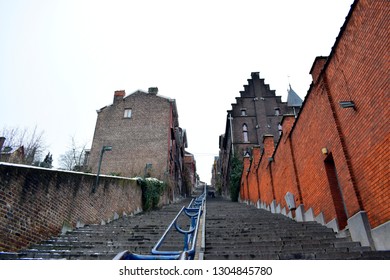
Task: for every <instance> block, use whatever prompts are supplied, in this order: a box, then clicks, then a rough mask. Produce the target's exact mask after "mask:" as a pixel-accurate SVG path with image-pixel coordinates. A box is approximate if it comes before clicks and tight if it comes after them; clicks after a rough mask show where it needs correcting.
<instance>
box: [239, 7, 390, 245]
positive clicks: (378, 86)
mask: <svg viewBox="0 0 390 280" xmlns="http://www.w3.org/2000/svg"><path fill="white" fill-rule="evenodd" d="M389 28H390V2H389V1H368V0H358V1H355V2H354V3H353V4H352V6H351V10H350V12H349V14H348V16H347V18H346V21H345V23H344V25H343V26H342V28H341V31H340V34H339V36H338V37H337V39H336V42H335V45H334V46H333V48H332V51H331V53H330V55H329V56H328V57H323V56H321V57H317V58H316V59H315V61H314V63H313V66H312V68H311V70H310V73H311V75H312V78H313V82H312V84H311V86H310V89H309V91H308V94H307V96H306V98H305V101H304V104H303V105H302V108H301V110H300V113H299V115H298V117H297V118H295V117H294V116H291V115H290V116H289V115H286V116H284V117H283V120H282V122H281V125H282V133H281V137H280V138H279V141H278V143H277V145H274V142H275V137H274V136H273V135H267V136H266V137H264V138H263V139H262V141H263V145H262V146H263V147H264V150H262V149H261V147H260V146H255V147H254V152H253V155H252V158H250V157H249V156H247V157H246V158H244V168H243V173H242V178H241V189H240V197H241V200H242V201H246V202H248V203H253V204H255V205H257V206H258V207H261V208H264V209H268V210H270V211H272V212H275V213H283V214H285V215H288V216H290V217H292V218H295V219H296V220H298V221H317V222H319V223H321V224H324V225H326V226H328V227H330V228H333V230H334V231H335V232H338V233H339V234H340V235H347V236H348V235H350V236H351V238H352V239H353V240H354V241H359V242H360V243H361V244H362V245H364V246H370V247H371V248H374V249H376V250H390V239H389V237H390V174H389V170H390V169H389V162H390V149H389V140H390V127H389V125H388V123H389V122H388V120H389V119H390V111H389V107H388V102H386V101H388V100H389V96H388V95H389V68H390V62H389V59H388V54H389V53H390V37H389V36H387V31H388V30H389Z"/></svg>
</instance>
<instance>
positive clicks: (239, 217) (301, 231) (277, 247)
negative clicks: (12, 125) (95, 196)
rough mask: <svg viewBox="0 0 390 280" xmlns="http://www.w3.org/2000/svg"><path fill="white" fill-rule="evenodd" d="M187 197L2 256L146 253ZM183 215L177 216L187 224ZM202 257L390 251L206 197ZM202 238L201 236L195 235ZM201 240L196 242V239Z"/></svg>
mask: <svg viewBox="0 0 390 280" xmlns="http://www.w3.org/2000/svg"><path fill="white" fill-rule="evenodd" d="M189 202H190V200H189V199H187V200H184V201H181V202H179V203H175V204H170V205H167V206H164V207H162V208H161V209H159V210H156V211H151V212H145V213H140V214H137V215H134V216H130V217H124V218H120V219H118V220H115V221H113V222H111V223H108V224H105V225H87V226H85V227H82V228H78V229H76V230H74V231H72V232H68V233H66V234H63V235H58V236H54V237H52V238H50V239H49V240H45V241H43V242H41V243H39V244H35V245H32V246H30V247H29V248H27V249H24V250H21V251H19V252H0V260H1V259H70V260H111V259H113V258H114V257H115V255H116V254H118V253H119V252H121V251H125V250H128V251H130V252H132V253H137V254H150V251H151V249H152V248H153V246H154V245H155V244H156V242H157V241H158V240H159V239H160V237H161V236H162V234H163V233H164V231H165V230H166V228H167V227H168V225H169V224H170V223H171V221H172V220H173V218H174V217H175V216H176V214H177V213H178V211H179V210H180V209H181V208H182V207H183V206H187V205H188V203H189ZM187 222H188V220H186V217H184V218H183V219H182V220H179V224H180V225H181V226H184V228H185V226H186V223H187ZM205 232H206V236H205V240H206V247H205V251H204V254H203V256H204V259H206V260H213V259H218V260H225V259H245V260H250V259H272V260H273V259H276V260H277V259H387V260H389V259H390V251H386V252H383V251H382V252H378V251H371V248H369V247H362V246H360V243H358V242H352V241H351V240H350V239H349V238H336V236H335V233H334V232H333V231H332V230H331V229H328V228H326V227H324V226H322V225H320V224H318V223H316V222H295V221H293V220H291V219H289V218H287V217H285V216H283V215H281V214H272V213H270V212H268V211H265V210H262V209H256V208H255V207H254V206H248V205H246V204H240V203H233V202H230V201H228V200H224V199H222V198H218V197H217V198H211V197H209V198H208V199H207V210H206V231H205ZM199 237H200V236H199ZM199 241H200V239H199V240H198V242H199ZM182 247H183V236H182V235H181V234H179V233H177V232H176V233H175V232H172V233H171V234H170V235H168V237H167V239H166V241H165V242H164V245H163V246H162V247H161V248H160V250H166V251H178V250H181V248H182Z"/></svg>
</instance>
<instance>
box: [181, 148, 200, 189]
mask: <svg viewBox="0 0 390 280" xmlns="http://www.w3.org/2000/svg"><path fill="white" fill-rule="evenodd" d="M184 170H185V172H184V174H185V176H184V177H185V180H184V181H185V182H184V183H185V191H186V195H187V196H189V195H191V194H192V192H193V191H194V190H195V188H196V186H197V184H198V179H197V174H196V161H195V157H194V155H193V154H191V153H189V152H186V153H185V155H184Z"/></svg>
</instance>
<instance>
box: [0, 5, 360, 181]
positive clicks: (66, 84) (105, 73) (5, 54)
mask: <svg viewBox="0 0 390 280" xmlns="http://www.w3.org/2000/svg"><path fill="white" fill-rule="evenodd" d="M352 2H353V0H306V1H304V0H294V1H291V0H272V1H271V0H239V1H238V0H237V1H229V0H225V1H219V0H208V1H203V0H197V1H185V0H181V1H180V0H177V1H174V0H164V1H158V0H142V1H135V0H127V1H125V0H123V1H121V0H110V1H98V0H95V1H92V0H91V1H87V0H58V1H55V0H12V1H11V0H0V130H2V129H3V128H4V127H8V128H10V127H22V128H25V127H26V128H33V127H34V126H37V127H38V129H39V130H43V131H44V136H45V140H46V143H47V145H48V151H50V152H51V153H52V154H54V160H58V158H59V156H60V154H62V153H64V152H65V151H66V149H67V146H69V144H70V139H71V137H72V136H74V137H75V138H76V139H77V140H78V141H79V142H80V143H81V142H88V143H89V145H90V144H91V142H92V137H93V132H94V127H95V122H96V116H97V114H96V109H99V108H101V107H103V106H105V105H108V104H110V103H111V102H112V98H113V93H114V91H115V90H119V89H124V90H126V93H127V94H130V93H132V92H134V91H136V90H137V89H142V90H147V89H148V88H149V87H154V86H157V87H158V88H159V93H160V94H162V95H164V96H169V97H171V98H173V99H176V102H177V106H178V111H179V122H180V126H181V127H183V128H185V129H187V136H188V141H189V147H188V151H189V152H192V153H194V154H195V157H196V160H197V168H198V173H199V175H200V177H201V180H203V181H206V182H209V180H210V177H211V165H212V162H213V158H214V156H215V155H217V154H218V137H219V135H220V134H223V133H224V129H225V120H226V111H227V110H228V109H230V108H231V103H234V102H235V97H236V96H239V91H240V90H243V85H244V84H246V83H247V79H248V78H250V73H251V72H260V76H261V77H262V78H264V79H265V81H266V83H268V84H269V85H270V87H271V89H275V90H276V93H277V94H278V95H281V96H282V98H283V100H286V89H287V87H288V84H289V82H290V83H291V85H292V87H293V88H294V89H295V91H296V92H297V93H298V94H299V95H300V96H301V97H302V98H304V96H305V95H306V92H307V90H308V88H309V85H310V82H311V78H310V76H309V73H308V72H309V70H310V67H311V65H312V62H313V60H314V58H315V57H316V56H318V55H328V54H329V53H330V51H331V47H332V46H333V44H334V42H335V39H336V37H337V35H338V34H339V31H340V27H341V26H342V24H343V23H344V20H345V17H346V16H347V14H348V11H349V9H350V5H351V4H352ZM288 77H289V78H288ZM55 164H56V161H55ZM57 164H58V163H57Z"/></svg>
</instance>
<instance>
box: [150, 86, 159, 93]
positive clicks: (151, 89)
mask: <svg viewBox="0 0 390 280" xmlns="http://www.w3.org/2000/svg"><path fill="white" fill-rule="evenodd" d="M148 93H149V94H154V95H156V94H157V93H158V87H150V88H149V90H148Z"/></svg>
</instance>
